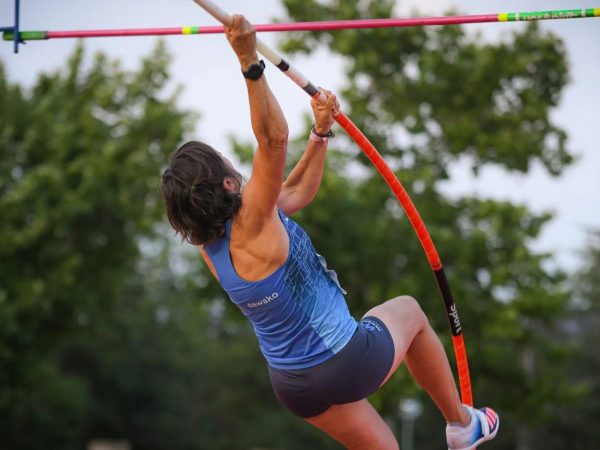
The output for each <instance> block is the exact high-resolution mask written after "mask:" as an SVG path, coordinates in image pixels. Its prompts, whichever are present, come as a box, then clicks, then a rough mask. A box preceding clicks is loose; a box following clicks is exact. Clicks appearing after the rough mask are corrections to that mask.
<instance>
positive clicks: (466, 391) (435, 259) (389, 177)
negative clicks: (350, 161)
mask: <svg viewBox="0 0 600 450" xmlns="http://www.w3.org/2000/svg"><path fill="white" fill-rule="evenodd" d="M194 2H196V3H197V4H198V5H199V6H200V7H202V8H203V9H204V10H205V11H206V12H208V13H209V14H210V15H211V16H213V17H214V18H215V19H217V20H218V21H219V22H221V23H222V24H223V25H225V26H227V27H229V26H231V17H230V16H229V14H227V13H226V12H225V11H223V10H222V9H221V8H220V7H219V6H217V5H215V4H214V3H213V2H212V1H211V0H194ZM256 48H257V50H258V52H259V53H261V54H262V55H263V56H264V57H265V58H266V59H268V60H269V61H270V62H271V63H272V64H274V65H275V66H277V67H278V68H279V70H281V71H282V72H283V73H284V74H286V75H287V76H288V77H289V78H290V79H291V80H292V81H293V82H294V83H296V84H297V85H298V86H299V87H301V88H302V89H303V90H304V91H305V92H306V93H307V94H308V95H310V96H311V97H313V98H314V99H317V100H318V101H320V102H323V103H324V102H326V100H327V99H326V97H325V96H324V95H323V94H322V93H321V92H319V90H318V89H317V88H316V87H315V85H314V84H313V83H311V82H310V81H309V80H308V78H306V77H305V76H304V75H302V74H301V73H300V72H299V71H298V70H296V69H295V68H294V67H292V66H290V64H289V63H288V62H287V61H286V60H285V59H283V57H281V56H280V55H279V54H278V53H277V52H275V51H274V50H272V49H271V48H270V47H268V46H267V45H265V44H264V43H263V42H261V41H260V40H259V39H257V40H256ZM335 120H336V122H337V123H338V124H339V125H340V126H341V127H342V128H343V129H344V130H346V132H347V133H348V135H349V136H350V137H351V138H352V139H353V140H354V141H355V142H356V143H357V144H358V145H359V146H360V148H361V149H362V151H363V152H364V153H365V155H366V156H367V157H368V158H369V160H370V161H371V162H372V163H373V165H374V166H375V168H376V169H377V171H378V172H379V173H380V174H381V176H382V177H383V178H384V180H385V181H386V183H387V184H388V186H389V187H390V189H391V190H392V192H393V193H394V195H395V196H396V198H397V199H398V201H399V202H400V204H401V205H402V208H404V211H405V212H406V215H407V217H408V218H409V220H410V222H411V224H412V226H413V228H414V230H415V232H416V233H417V236H418V238H419V240H420V242H421V245H422V246H423V249H424V250H425V254H426V255H427V259H428V260H429V264H430V265H431V268H432V270H433V271H434V274H435V277H436V281H437V283H438V287H439V289H440V293H441V295H442V298H443V300H444V306H445V308H446V314H447V315H448V322H449V324H450V329H451V331H452V342H453V345H454V353H455V356H456V363H457V368H458V377H459V383H460V390H461V399H462V402H463V403H465V404H467V405H473V396H472V393H471V381H470V377H469V365H468V361H467V354H466V350H465V345H464V339H463V335H462V328H461V325H460V321H459V318H458V313H457V311H456V305H455V303H454V299H453V298H452V292H451V291H450V286H449V285H448V280H447V279H446V275H445V273H444V269H443V268H442V262H441V260H440V258H439V255H438V253H437V250H436V248H435V246H434V244H433V241H432V240H431V236H430V235H429V232H428V231H427V228H426V227H425V223H424V222H423V220H422V219H421V217H420V215H419V212H418V211H417V209H416V208H415V205H414V204H413V202H412V201H411V199H410V197H409V196H408V194H407V193H406V190H405V189H404V187H403V186H402V184H401V183H400V181H399V180H398V178H397V177H396V175H395V174H394V172H393V171H392V169H391V168H390V167H389V166H388V165H387V163H386V162H385V160H384V159H383V158H382V157H381V155H380V154H379V152H378V151H377V149H376V148H375V147H374V146H373V144H371V142H370V141H369V140H368V139H367V137H366V136H365V135H364V134H363V133H362V132H361V131H360V129H359V128H358V127H357V126H356V125H355V124H354V123H353V122H352V121H351V120H350V119H349V118H348V117H347V116H346V115H345V114H344V113H343V112H341V111H340V112H339V113H338V114H337V115H336V116H335Z"/></svg>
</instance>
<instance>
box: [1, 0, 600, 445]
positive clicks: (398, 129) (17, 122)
mask: <svg viewBox="0 0 600 450" xmlns="http://www.w3.org/2000/svg"><path fill="white" fill-rule="evenodd" d="M12 3H13V2H12V1H10V0H3V1H2V2H1V3H0V26H9V25H11V24H12V20H13V5H12ZM21 3H22V5H21V28H22V29H23V30H67V29H98V28H134V27H140V28H141V27H159V26H164V27H166V26H182V25H214V24H215V22H214V20H213V19H212V18H210V17H209V16H208V15H207V14H206V13H204V12H203V11H202V10H201V9H200V8H198V7H197V6H196V5H195V4H194V3H193V2H192V1H186V2H183V1H181V2H173V1H167V0H154V1H152V2H143V1H141V0H130V1H128V2H117V1H116V0H105V1H99V0H88V1H86V2H80V1H75V0H54V1H53V2H47V1H43V0H22V2H21ZM219 4H220V5H221V6H222V7H223V8H224V9H225V10H227V11H229V12H231V13H234V12H239V13H243V14H245V15H246V16H247V17H248V18H249V19H250V20H251V21H253V22H254V23H271V22H273V21H286V22H287V21H313V20H333V19H358V18H383V17H400V16H405V17H408V16H418V15H443V14H487V13H499V12H513V11H534V10H545V9H565V8H575V7H576V8H591V7H598V6H600V5H593V4H589V3H585V4H577V5H573V4H571V2H567V3H565V2H559V1H555V0H549V1H545V2H542V1H537V0H532V1H528V2H522V1H520V2H519V1H499V0H490V1H487V2H485V4H484V5H482V4H481V2H476V1H474V0H448V1H447V0H435V1H429V2H426V3H422V2H417V1H415V0H410V1H408V0H405V1H398V2H396V1H393V0H321V1H314V0H302V1H301V0H284V1H280V0H265V1H261V2H260V3H259V2H242V1H239V0H238V1H235V0H224V1H222V2H220V3H219ZM261 39H263V40H264V41H265V42H266V43H267V44H269V45H272V46H274V47H277V48H279V49H280V50H281V51H282V52H283V53H284V54H285V55H287V58H288V59H289V60H290V61H291V62H292V64H293V65H295V66H297V67H298V69H299V70H300V71H301V72H303V73H304V74H305V75H307V76H308V77H309V78H310V79H311V80H312V81H313V82H314V83H316V84H318V85H322V86H324V87H327V88H329V89H332V90H333V91H334V92H336V93H337V94H338V96H339V97H340V101H341V103H342V109H343V110H344V111H345V112H346V113H347V114H348V115H349V117H351V118H352V119H353V121H354V122H355V123H356V124H357V125H358V126H359V127H360V128H361V130H362V131H363V132H364V133H365V134H366V135H367V136H368V137H369V138H370V139H371V140H372V142H373V143H374V144H375V146H376V147H377V148H378V150H379V151H380V152H381V154H382V155H383V156H384V157H385V159H386V160H387V161H388V163H389V164H390V165H391V166H392V168H393V169H394V171H395V172H396V174H397V176H398V178H399V179H400V181H401V182H402V183H403V185H404V186H405V188H406V189H407V191H408V192H409V194H410V196H411V198H412V199H413V201H414V202H415V204H416V206H417V208H418V210H419V211H420V213H421V216H422V217H423V219H424V221H425V223H426V224H427V226H428V228H429V231H430V233H431V235H432V238H433V240H434V242H435V243H436V245H437V247H438V251H439V253H440V256H441V258H442V261H443V262H444V264H445V269H446V273H447V275H448V278H449V281H450V285H451V287H452V289H453V293H454V296H455V299H456V303H457V306H458V311H459V314H460V317H461V322H462V325H463V331H464V336H465V341H466V345H467V353H468V356H469V363H470V368H471V377H472V383H473V389H474V398H475V403H476V404H482V405H483V404H486V405H487V404H489V405H492V406H494V407H495V408H496V409H497V410H498V411H499V413H500V415H501V416H502V421H503V424H502V430H501V431H500V433H499V435H498V438H497V439H496V440H495V441H493V442H492V443H490V444H486V445H487V447H486V448H489V449H505V450H509V449H515V450H538V449H539V450H564V449H569V450H597V449H600V429H599V428H598V427H597V417H598V416H599V415H600V377H598V373H599V370H600V351H599V350H598V348H600V287H599V284H598V281H599V280H600V213H599V204H598V198H599V196H600V177H598V172H599V169H600V151H599V149H598V143H597V142H598V139H597V133H598V126H599V125H600V121H599V117H600V114H599V112H600V111H599V106H598V105H600V84H599V83H598V75H599V74H600V58H599V56H600V53H599V51H598V48H597V45H596V43H597V42H599V41H600V19H577V20H564V21H554V22H543V23H530V24H520V23H504V24H497V23H494V24H485V25H465V26H447V27H429V28H410V29H379V30H346V31H335V32H321V33H278V34H274V33H268V34H264V35H261ZM1 44H2V45H0V449H6V450H21V449H28V450H29V449H31V450H38V449H40V450H41V449H65V450H70V449H90V450H110V449H112V450H133V449H135V450H167V449H168V450H192V449H215V450H221V449H223V450H230V449H233V450H235V449H240V450H241V449H244V450H250V449H253V450H259V449H261V450H267V449H268V450H300V449H339V448H340V446H339V445H337V444H336V443H334V442H332V441H331V440H330V439H329V438H327V437H326V436H324V435H323V434H321V433H320V432H318V431H316V430H314V429H312V428H311V427H310V426H309V425H307V424H305V423H303V422H302V421H301V420H298V419H297V418H295V417H293V416H292V415H291V414H290V413H288V412H287V411H286V410H285V409H283V407H281V406H279V405H278V404H277V401H276V400H275V398H274V395H273V394H272V392H271V389H270V386H269V382H268V377H267V371H266V367H265V364H264V360H263V358H262V356H261V355H260V352H259V350H258V346H257V343H256V339H255V337H254V335H253V333H252V330H251V328H250V326H249V325H248V324H247V323H246V322H245V320H244V319H243V318H242V317H241V316H240V315H239V312H238V311H237V310H236V309H235V308H234V307H233V306H231V305H230V304H229V303H228V300H227V298H226V296H225V295H224V293H223V291H222V290H221V289H220V288H219V287H218V285H217V284H216V282H214V281H213V280H212V279H211V275H210V273H209V272H208V270H207V269H206V268H205V266H204V265H203V263H202V262H201V258H200V256H199V254H198V252H197V250H196V249H195V248H193V247H192V246H190V245H188V244H184V243H181V242H180V239H179V238H178V237H176V236H174V234H173V232H172V231H171V229H170V228H169V227H168V225H167V223H166V221H165V218H164V211H163V208H162V205H161V201H160V198H159V194H158V186H159V183H160V174H161V169H163V168H164V167H165V165H166V162H167V158H168V155H169V153H170V152H171V151H172V150H173V149H175V148H176V147H177V146H178V145H179V144H181V143H183V142H184V141H185V140H188V139H194V138H195V139H200V140H204V141H206V142H208V143H210V144H211V145H213V146H215V147H216V148H217V149H219V150H221V151H223V153H225V154H226V155H227V156H229V157H230V158H231V159H232V160H234V161H235V162H236V164H237V165H238V166H239V167H240V169H241V171H242V173H244V174H245V175H247V176H248V175H249V174H250V161H251V156H252V152H253V150H254V142H253V137H252V132H251V128H250V120H249V114H248V107H247V96H246V93H245V85H244V82H243V81H242V77H241V75H240V73H239V67H238V64H237V61H236V58H235V56H234V55H233V53H232V52H231V50H230V48H229V45H228V44H227V42H226V40H225V38H224V37H223V36H222V35H205V36H202V35H196V36H174V37H168V38H164V39H161V40H159V39H156V38H151V37H146V38H117V39H88V40H84V41H75V40H50V41H46V42H35V41H34V42H30V43H28V44H27V45H25V46H21V48H20V52H19V54H18V55H14V54H13V53H12V44H11V43H9V42H2V43H1ZM266 74H267V77H268V80H269V83H270V85H271V87H272V90H273V91H274V93H275V94H276V96H277V97H278V99H279V101H280V103H281V105H282V107H283V109H284V111H285V113H286V116H287V118H288V122H289V126H290V140H291V144H290V149H289V163H290V166H291V165H293V163H294V162H295V161H297V159H298V158H299V156H300V154H301V152H302V150H303V145H304V143H305V142H306V136H307V134H308V130H309V127H310V124H311V117H310V115H309V111H310V108H309V99H308V97H307V96H306V94H305V93H304V92H302V91H301V90H300V89H298V88H297V87H296V86H295V85H293V83H291V82H290V81H289V80H288V79H286V77H284V76H283V75H281V74H280V73H278V70H277V69H275V68H274V67H272V66H268V67H267V71H266ZM334 131H336V133H337V137H336V138H335V139H334V140H333V141H332V142H331V144H330V149H329V150H328V152H329V155H328V158H329V159H328V168H327V172H326V176H325V179H324V181H323V185H322V188H321V191H320V193H319V196H318V197H317V199H316V200H315V201H314V202H313V204H312V205H311V206H310V207H309V208H307V209H306V210H304V211H302V212H301V213H299V214H298V215H297V217H295V219H296V220H297V221H298V222H300V223H301V224H302V225H303V226H304V227H305V228H306V229H307V231H308V232H309V234H311V236H312V238H313V242H314V243H315V246H316V248H317V249H318V250H319V251H320V253H323V254H324V255H325V256H326V257H327V259H328V262H329V263H330V266H332V267H334V268H335V269H336V270H337V272H338V274H339V276H340V280H341V282H342V285H343V286H344V287H345V288H346V290H347V291H348V295H347V300H348V303H349V305H350V308H351V311H352V313H353V314H354V315H355V317H357V318H359V317H361V315H362V314H363V313H364V312H365V311H366V310H367V309H368V308H370V307H371V306H373V305H375V304H378V303H380V302H382V301H383V300H385V299H388V298H391V297H393V296H396V295H399V294H410V295H413V296H415V297H416V298H417V299H418V300H419V301H420V303H421V305H422V307H423V309H424V310H425V312H426V313H427V314H428V316H429V318H430V321H431V323H432V325H433V326H434V328H435V329H436V330H437V332H438V334H439V335H440V337H441V339H442V341H443V342H444V344H445V346H446V349H447V351H448V354H449V356H450V360H451V363H452V364H454V363H453V354H452V352H453V351H452V344H451V338H450V332H449V329H448V324H447V322H446V319H445V313H444V309H443V306H442V304H441V302H440V299H439V298H440V297H439V294H438V292H437V287H436V284H435V280H434V277H433V276H432V274H431V270H430V268H429V265H428V263H427V260H426V258H425V256H424V254H423V251H422V249H421V247H420V244H419V242H418V240H417V238H416V237H415V235H414V232H413V231H412V229H411V227H410V224H409V223H408V220H407V219H406V217H405V216H404V213H403V212H402V210H401V208H400V207H399V205H398V204H397V202H396V200H395V198H393V197H392V195H391V193H390V192H389V190H388V188H387V186H386V185H385V183H384V182H383V181H382V180H381V178H380V176H379V175H378V174H377V173H376V172H375V171H374V170H373V169H372V168H371V166H370V164H369V163H368V161H367V160H366V159H365V158H364V157H363V156H362V154H361V153H360V151H359V149H358V148H357V146H356V145H355V144H353V143H352V142H351V141H349V140H348V139H347V138H346V137H344V135H343V131H342V130H341V129H335V130H334ZM371 401H372V403H373V404H374V405H375V406H376V407H377V409H378V410H379V411H380V412H381V413H382V415H383V416H384V417H385V418H386V420H387V421H388V422H389V423H390V426H391V427H392V428H393V429H394V431H395V433H396V435H397V437H398V440H399V442H400V443H401V446H402V449H403V450H412V449H421V450H434V449H435V450H437V449H441V448H445V436H444V425H445V423H444V421H443V419H442V417H441V416H440V414H439V413H438V412H437V410H436V409H435V407H434V405H433V403H432V402H431V401H430V399H429V398H428V397H427V396H426V395H424V393H423V392H422V391H421V390H420V388H419V387H418V386H416V385H415V384H414V382H413V381H412V380H411V378H410V376H409V375H408V373H407V371H406V369H405V368H401V369H400V370H399V371H398V373H397V374H396V375H395V376H394V378H392V380H391V381H390V382H389V383H388V384H387V385H386V386H385V387H384V388H383V389H381V390H380V391H379V392H378V393H376V394H375V395H374V396H373V397H372V398H371Z"/></svg>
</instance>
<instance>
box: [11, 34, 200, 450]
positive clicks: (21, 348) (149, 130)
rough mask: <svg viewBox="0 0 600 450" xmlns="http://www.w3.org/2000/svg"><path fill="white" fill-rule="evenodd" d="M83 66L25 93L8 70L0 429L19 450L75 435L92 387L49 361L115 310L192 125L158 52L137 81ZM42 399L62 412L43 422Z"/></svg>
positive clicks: (47, 77) (111, 69)
mask: <svg viewBox="0 0 600 450" xmlns="http://www.w3.org/2000/svg"><path fill="white" fill-rule="evenodd" d="M84 56H85V55H84V51H83V48H82V47H81V46H79V47H78V48H77V50H76V51H75V52H74V53H73V55H72V56H71V58H70V59H69V61H68V63H67V67H66V68H65V69H63V70H60V71H58V72H55V73H52V74H43V75H41V76H40V77H39V79H38V80H37V82H36V83H35V86H34V87H33V88H32V89H31V90H28V91H24V90H23V89H22V88H21V87H20V86H18V85H11V84H10V83H9V82H8V81H7V80H6V79H5V76H4V72H3V71H0V105H2V106H1V107H0V123H1V126H0V217H2V221H1V222H0V242H2V245H1V247H0V273H1V274H2V278H1V280H0V323H1V324H2V326H0V367H1V368H2V369H1V370H0V411H1V417H3V418H4V419H6V420H1V421H0V422H1V425H0V430H2V433H1V434H2V436H3V440H4V441H5V443H7V442H8V443H11V444H13V445H15V446H21V448H25V447H27V448H41V447H38V444H34V442H33V441H31V442H29V441H27V442H20V439H21V438H23V439H33V440H36V439H41V441H40V442H39V445H40V446H41V445H42V442H43V440H44V439H45V437H43V436H42V437H39V438H38V437H36V433H34V432H33V430H34V429H35V428H36V427H38V426H44V427H46V428H48V429H50V428H54V429H55V430H56V433H59V431H58V430H60V429H64V430H66V431H65V432H68V430H69V429H73V428H74V427H73V426H71V425H70V423H71V422H73V423H75V422H77V420H74V419H75V418H72V417H70V415H71V414H72V413H71V412H70V410H71V409H72V408H66V406H67V405H65V404H63V403H64V402H69V401H71V402H73V403H76V404H77V405H80V406H81V405H83V404H84V403H85V401H84V400H85V399H84V395H83V394H81V392H80V391H84V389H83V387H82V386H81V385H80V384H77V383H76V384H75V385H73V386H72V387H73V388H74V389H73V390H70V389H69V383H71V382H70V381H69V379H68V378H63V377H61V376H60V375H59V374H58V373H56V372H55V371H54V370H53V369H51V366H49V364H51V363H50V362H49V361H48V359H47V354H46V352H48V351H49V350H51V349H53V348H54V346H55V345H56V343H57V341H58V340H59V339H60V338H62V337H64V336H65V334H66V333H68V332H69V330H71V329H72V328H73V327H74V326H75V325H76V324H77V323H78V321H82V320H86V317H90V316H91V315H94V314H97V313H100V312H101V311H103V310H106V309H107V308H110V305H111V303H112V299H113V298H114V297H115V296H116V294H117V293H118V292H120V290H121V289H122V287H123V278H124V276H126V274H127V273H129V272H130V271H131V270H132V268H133V267H134V265H135V263H136V261H137V260H138V258H139V251H138V242H139V240H140V238H141V237H143V236H146V235H151V234H153V233H154V226H155V223H156V221H157V220H158V219H159V217H160V216H161V214H162V208H161V205H160V200H159V197H158V196H157V181H156V180H157V177H158V174H159V168H160V166H161V165H163V164H164V162H165V155H166V152H168V151H170V150H171V149H172V148H173V147H174V146H175V145H176V143H178V142H179V141H180V140H181V138H182V134H183V133H184V131H185V130H186V128H187V127H188V126H189V121H188V120H187V118H186V113H185V112H183V111H180V110H178V109H177V107H176V105H175V100H176V93H171V94H169V93H168V92H166V91H165V83H166V81H167V80H168V74H167V71H166V70H167V64H168V59H169V58H168V56H167V54H166V52H165V49H164V48H163V46H162V45H159V46H158V47H157V48H156V49H155V51H154V52H153V54H152V55H150V56H149V57H148V58H146V59H144V60H143V61H142V63H141V67H140V69H139V70H138V71H135V72H126V71H124V70H122V69H121V68H120V67H119V64H118V63H116V62H114V61H110V60H109V59H108V58H107V57H106V56H104V55H102V54H98V55H96V57H95V58H94V60H93V61H91V62H90V63H87V62H86V61H85V58H84ZM38 377H41V378H38ZM38 383H40V384H38ZM36 386H37V387H38V388H37V389H36ZM66 391H71V392H72V396H71V398H70V399H68V398H66V396H64V395H62V394H64V393H65V392H66ZM80 394H81V395H80ZM40 395H42V396H46V397H49V399H50V403H52V402H54V403H55V404H56V406H55V408H54V409H56V410H61V409H63V407H64V409H65V410H66V414H54V413H51V412H50V411H46V412H45V413H44V414H43V415H41V414H36V411H38V410H39V408H40V403H42V404H46V403H47V402H45V401H41V400H40V398H39V396H40ZM50 397H51V398H50ZM75 428H76V427H75ZM27 436H28V437H27ZM13 438H14V439H15V441H11V439H13Z"/></svg>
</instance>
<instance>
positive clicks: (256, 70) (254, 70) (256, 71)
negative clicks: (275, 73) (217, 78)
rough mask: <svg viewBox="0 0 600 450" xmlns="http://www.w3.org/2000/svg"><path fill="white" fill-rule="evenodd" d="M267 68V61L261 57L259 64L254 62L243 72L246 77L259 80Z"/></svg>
mask: <svg viewBox="0 0 600 450" xmlns="http://www.w3.org/2000/svg"><path fill="white" fill-rule="evenodd" d="M264 70H265V63H264V61H263V60H262V59H261V60H260V62H259V63H258V64H252V65H251V66H250V67H249V68H248V70H246V71H245V72H242V73H243V74H244V77H246V78H249V79H251V80H258V79H259V78H260V77H261V76H262V74H263V72H264Z"/></svg>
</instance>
